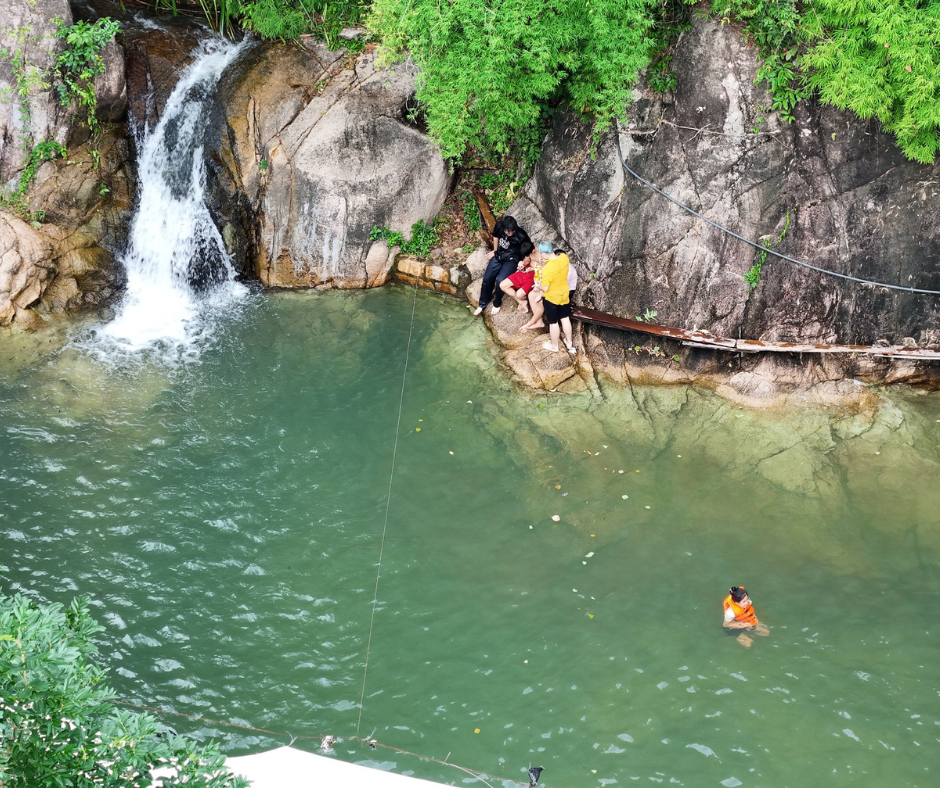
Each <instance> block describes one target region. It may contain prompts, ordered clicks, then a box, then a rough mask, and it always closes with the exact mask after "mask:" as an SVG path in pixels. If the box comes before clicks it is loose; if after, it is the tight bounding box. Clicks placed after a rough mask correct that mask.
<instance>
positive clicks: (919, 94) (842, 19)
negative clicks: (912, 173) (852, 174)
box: [712, 0, 940, 164]
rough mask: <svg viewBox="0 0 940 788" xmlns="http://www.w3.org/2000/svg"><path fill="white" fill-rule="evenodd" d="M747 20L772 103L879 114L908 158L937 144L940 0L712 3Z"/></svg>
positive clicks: (919, 157) (927, 158) (921, 156)
mask: <svg viewBox="0 0 940 788" xmlns="http://www.w3.org/2000/svg"><path fill="white" fill-rule="evenodd" d="M712 8H713V11H715V12H716V13H718V14H719V15H721V16H724V17H728V18H733V19H735V20H737V21H740V22H742V23H743V25H744V28H745V31H746V32H747V34H748V35H749V36H750V37H751V38H752V39H753V41H754V43H755V45H756V46H757V48H758V51H759V52H760V53H761V57H762V58H763V62H762V63H761V65H760V68H759V69H758V72H757V76H758V78H759V79H761V80H766V82H767V84H768V86H769V88H770V91H771V93H772V95H773V99H774V100H773V109H777V110H779V111H780V113H781V117H782V118H783V119H784V120H786V121H792V120H793V108H794V107H795V106H796V104H797V102H798V101H801V100H802V99H805V98H807V97H809V96H810V95H813V94H814V93H815V95H817V96H818V97H819V98H820V99H821V100H822V101H823V102H825V103H827V104H832V105H834V106H836V107H839V108H840V109H850V110H852V111H853V112H855V113H856V114H857V115H858V116H859V117H861V118H876V119H877V120H879V121H880V122H881V125H882V127H883V128H884V129H885V131H887V132H889V133H892V134H894V135H895V136H896V137H897V140H898V144H899V145H900V147H901V149H902V150H903V151H904V153H905V154H906V155H907V156H908V157H909V158H911V159H913V160H915V161H919V162H923V163H924V164H930V163H932V162H933V160H934V159H935V157H936V155H937V152H938V151H940V0H814V1H813V2H812V3H803V2H798V0H714V2H713V4H712Z"/></svg>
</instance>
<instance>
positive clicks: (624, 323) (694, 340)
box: [571, 306, 940, 361]
mask: <svg viewBox="0 0 940 788" xmlns="http://www.w3.org/2000/svg"><path fill="white" fill-rule="evenodd" d="M571 316H572V317H573V318H574V319H575V320H580V321H581V322H582V323H591V324H592V325H596V326H604V327H605V328H614V329H618V330H620V331H639V332H640V333H642V334H650V335H652V336H657V337H666V338H667V339H674V340H676V341H678V342H681V343H682V344H683V345H685V346H687V347H698V348H705V349H708V350H724V351H727V352H730V353H855V354H856V355H862V356H884V357H887V358H904V359H908V360H911V361H940V351H937V350H928V349H927V348H921V347H916V346H915V347H907V346H906V345H824V344H815V343H803V342H762V341H761V340H759V339H728V338H727V337H718V336H715V335H714V334H711V333H710V332H708V331H687V330H686V329H683V328H671V327H670V326H661V325H659V324H658V323H647V322H645V321H642V320H630V319H628V318H625V317H617V316H616V315H609V314H607V313H606V312H598V311H597V310H596V309H588V308H586V307H580V306H576V307H572V310H571Z"/></svg>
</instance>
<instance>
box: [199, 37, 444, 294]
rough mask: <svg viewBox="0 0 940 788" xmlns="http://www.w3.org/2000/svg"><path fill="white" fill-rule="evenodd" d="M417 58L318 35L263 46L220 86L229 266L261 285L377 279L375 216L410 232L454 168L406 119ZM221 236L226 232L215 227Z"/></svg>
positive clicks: (433, 210)
mask: <svg viewBox="0 0 940 788" xmlns="http://www.w3.org/2000/svg"><path fill="white" fill-rule="evenodd" d="M415 76H416V69H415V67H414V66H413V65H412V64H411V63H410V62H406V63H401V64H398V65H397V66H394V67H391V68H387V69H377V68H376V65H375V60H374V55H373V54H371V53H369V52H365V53H363V54H361V55H359V57H358V58H356V59H352V58H351V57H350V56H348V55H347V54H346V53H345V52H344V51H342V50H340V51H337V52H331V51H329V50H328V49H326V48H325V47H324V46H322V45H320V44H317V43H316V42H312V41H310V42H307V44H306V47H300V46H295V45H261V46H258V47H256V48H255V50H254V51H253V52H252V53H250V54H249V55H248V56H247V57H245V58H243V59H242V60H241V62H240V63H238V64H236V66H235V67H234V68H233V69H232V70H231V71H230V72H229V74H228V75H227V76H226V77H225V78H224V79H223V82H222V84H221V86H220V96H221V100H220V102H219V105H218V106H219V109H218V113H217V117H216V119H215V121H214V123H213V128H211V129H210V131H209V134H208V135H207V139H208V140H210V142H209V145H210V146H212V145H213V143H212V142H211V141H212V140H216V141H217V142H216V143H215V147H213V148H212V149H211V150H209V151H208V154H209V158H210V181H212V183H211V184H210V187H209V190H210V193H211V194H212V195H213V196H212V203H211V204H212V206H213V208H212V209H213V211H214V214H215V216H216V218H217V222H218V224H219V225H220V226H221V227H223V228H224V227H226V226H228V227H230V228H232V229H231V230H230V231H229V234H228V236H227V237H229V238H231V239H232V245H231V246H230V249H229V251H230V252H232V254H233V255H234V256H235V258H236V261H239V258H241V261H240V262H238V264H237V267H239V268H241V269H243V270H244V269H249V270H253V271H254V273H255V274H256V275H257V277H258V278H259V279H260V280H261V282H262V284H264V285H266V286H268V287H340V288H349V287H354V288H359V287H372V286H375V285H378V284H382V283H383V282H384V281H386V279H387V277H388V272H389V270H390V269H391V263H392V262H393V261H391V260H389V259H388V258H386V260H385V262H384V264H383V262H382V257H383V255H384V254H385V252H386V249H385V245H384V242H375V243H374V242H373V241H372V240H371V239H370V232H371V230H372V229H373V227H377V226H386V227H389V228H390V229H392V230H398V231H401V232H403V233H404V234H405V237H406V238H407V237H408V236H409V233H410V230H411V226H412V225H413V224H414V223H415V222H417V221H418V220H419V219H421V220H424V221H430V220H431V219H432V218H433V217H434V216H435V215H436V214H437V212H438V210H439V209H440V207H441V205H442V204H443V201H444V199H445V197H446V196H447V192H448V189H449V187H450V183H451V177H452V176H451V173H450V172H449V170H448V168H447V165H446V164H445V162H444V161H443V159H442V158H441V156H440V154H439V153H438V151H437V149H436V148H435V146H434V144H433V143H432V142H431V140H430V139H429V138H428V137H427V136H426V135H425V134H423V133H422V132H421V131H420V130H419V129H418V128H417V127H416V126H415V125H414V122H413V121H412V120H411V119H410V118H409V115H408V106H409V101H410V100H411V99H412V97H413V95H414V90H415ZM223 235H225V234H224V233H223Z"/></svg>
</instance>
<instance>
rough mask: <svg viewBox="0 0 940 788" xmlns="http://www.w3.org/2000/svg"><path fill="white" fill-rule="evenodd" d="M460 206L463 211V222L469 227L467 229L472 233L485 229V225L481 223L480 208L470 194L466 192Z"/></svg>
mask: <svg viewBox="0 0 940 788" xmlns="http://www.w3.org/2000/svg"><path fill="white" fill-rule="evenodd" d="M460 205H461V208H462V209H463V220H464V222H465V223H466V225H467V229H468V230H469V231H470V232H471V233H475V232H477V230H481V229H483V223H482V222H481V221H480V208H479V207H478V206H477V201H476V199H475V198H474V196H473V195H472V194H471V193H470V192H468V191H465V192H464V193H463V194H461V195H460Z"/></svg>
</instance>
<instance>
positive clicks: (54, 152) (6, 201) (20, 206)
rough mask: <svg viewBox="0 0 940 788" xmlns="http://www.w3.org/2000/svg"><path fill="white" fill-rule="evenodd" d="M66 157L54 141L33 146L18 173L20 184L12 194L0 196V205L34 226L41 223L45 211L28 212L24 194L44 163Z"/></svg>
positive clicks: (64, 151)
mask: <svg viewBox="0 0 940 788" xmlns="http://www.w3.org/2000/svg"><path fill="white" fill-rule="evenodd" d="M66 155H67V151H66V150H65V147H64V146H62V145H60V144H59V143H58V142H56V141H55V140H43V141H42V142H39V143H37V144H36V145H34V146H33V147H32V149H31V150H30V152H29V156H28V157H27V158H26V166H25V167H24V168H23V172H22V173H20V182H19V184H18V186H17V187H16V190H15V191H14V192H13V193H12V194H7V195H0V205H2V206H3V207H4V208H8V209H10V210H12V211H14V212H16V213H18V214H19V215H20V216H22V217H23V218H24V219H26V220H27V221H30V222H32V223H33V224H34V225H36V224H39V223H41V222H42V220H43V219H44V218H45V211H36V212H35V213H32V212H30V210H29V204H28V202H27V200H26V193H27V192H28V191H29V187H30V186H31V185H32V182H33V178H35V177H36V171H37V170H38V169H39V167H40V165H42V163H43V162H44V161H52V159H57V158H59V157H60V156H62V157H64V156H66Z"/></svg>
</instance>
